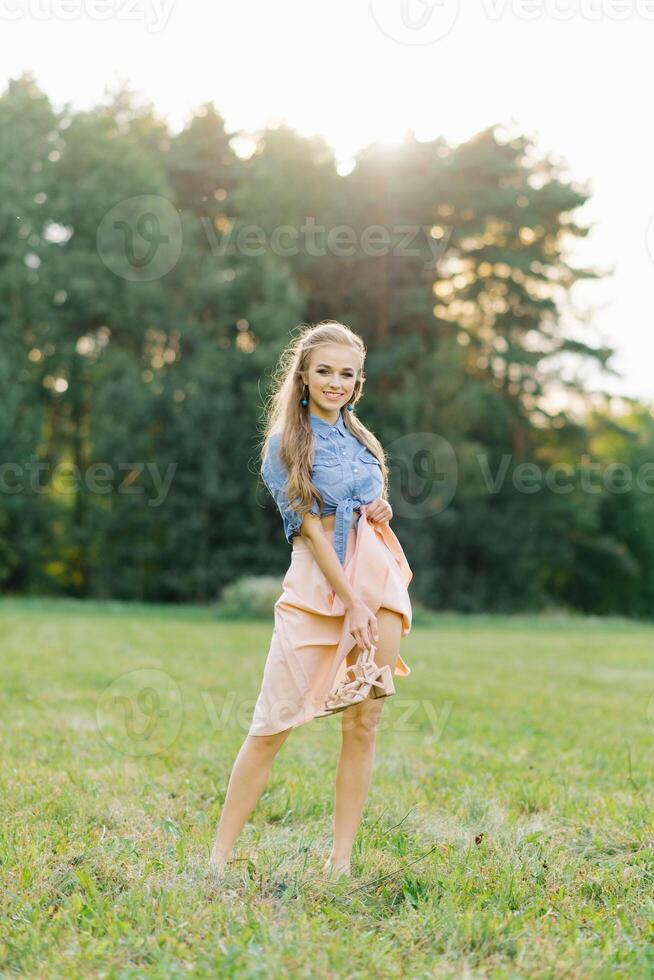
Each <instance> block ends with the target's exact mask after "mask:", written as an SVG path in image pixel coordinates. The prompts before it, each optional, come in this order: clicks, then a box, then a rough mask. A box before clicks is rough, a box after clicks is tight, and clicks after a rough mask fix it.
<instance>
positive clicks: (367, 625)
mask: <svg viewBox="0 0 654 980" xmlns="http://www.w3.org/2000/svg"><path fill="white" fill-rule="evenodd" d="M347 616H348V620H349V621H348V626H349V630H350V633H351V634H352V636H353V637H354V639H355V640H356V642H357V645H358V646H360V647H361V648H362V649H363V650H370V649H371V648H372V647H373V646H377V644H378V642H379V635H378V633H377V617H376V616H375V614H374V613H373V611H372V610H371V609H369V608H368V606H367V605H366V604H365V602H364V601H363V599H358V598H357V599H355V600H354V602H353V604H352V605H351V606H350V607H349V608H348V610H347Z"/></svg>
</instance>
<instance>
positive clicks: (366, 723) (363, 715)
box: [341, 698, 384, 743]
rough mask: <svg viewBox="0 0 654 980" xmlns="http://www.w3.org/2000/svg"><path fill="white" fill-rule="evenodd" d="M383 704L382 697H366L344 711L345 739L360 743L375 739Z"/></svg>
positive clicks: (342, 720) (343, 730) (342, 727)
mask: <svg viewBox="0 0 654 980" xmlns="http://www.w3.org/2000/svg"><path fill="white" fill-rule="evenodd" d="M383 706H384V703H383V701H382V700H381V699H380V698H366V700H365V701H362V702H361V704H357V705H353V706H352V707H351V708H348V709H347V710H346V711H344V712H343V714H342V716H341V732H342V735H343V739H344V740H345V739H347V740H348V741H354V742H359V743H366V742H371V741H373V740H374V738H375V735H376V732H377V725H378V724H379V719H380V716H381V712H382V708H383Z"/></svg>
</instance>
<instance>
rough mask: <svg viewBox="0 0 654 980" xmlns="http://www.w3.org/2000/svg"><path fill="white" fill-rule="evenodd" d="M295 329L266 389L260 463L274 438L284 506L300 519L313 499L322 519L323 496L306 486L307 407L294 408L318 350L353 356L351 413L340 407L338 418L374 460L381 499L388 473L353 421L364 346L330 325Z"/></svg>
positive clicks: (376, 447)
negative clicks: (283, 477) (327, 347)
mask: <svg viewBox="0 0 654 980" xmlns="http://www.w3.org/2000/svg"><path fill="white" fill-rule="evenodd" d="M301 326H302V329H301V332H300V333H299V334H298V335H297V336H296V337H295V338H294V339H293V340H292V341H291V343H290V344H289V345H288V346H287V347H286V348H284V350H283V351H282V353H281V355H280V357H279V361H278V364H277V368H276V370H275V371H274V373H273V383H272V389H271V393H270V395H269V396H268V398H267V400H266V405H265V409H264V417H263V441H262V444H261V462H262V463H263V460H264V459H265V456H266V453H267V451H268V447H269V443H270V440H271V438H272V437H273V436H274V435H275V434H276V433H280V440H279V454H280V459H281V462H282V463H283V464H284V466H285V467H286V471H287V473H288V483H287V487H286V493H287V497H288V501H289V505H290V506H291V507H292V508H293V510H295V511H296V513H297V514H298V515H300V516H304V514H305V513H306V512H307V511H308V510H310V509H311V507H312V505H313V500H314V498H315V499H316V500H317V501H318V503H319V505H320V513H321V514H322V512H323V509H324V505H325V502H324V499H323V496H322V494H321V493H320V491H319V490H318V488H317V487H314V485H313V483H312V482H311V470H312V466H313V451H314V445H315V439H314V434H313V429H312V428H311V422H310V421H309V407H308V406H306V407H305V406H303V405H301V404H300V399H301V398H302V397H303V396H304V382H303V380H302V372H305V371H308V369H309V365H310V363H311V357H312V355H313V352H314V351H315V350H317V349H318V348H319V347H321V346H322V345H323V344H345V345H346V346H347V347H349V348H351V350H353V351H354V352H355V353H356V354H357V355H358V356H359V358H360V368H359V370H358V372H357V379H356V381H355V384H354V392H353V394H352V397H351V398H350V402H349V403H350V404H351V405H352V406H353V409H352V411H349V410H348V409H347V408H346V407H345V406H344V407H343V408H341V415H342V416H343V421H344V423H345V425H346V427H347V428H348V429H349V430H350V432H351V433H352V435H354V436H355V437H356V438H357V439H358V440H359V442H361V443H363V445H365V446H367V448H368V449H369V450H370V452H371V453H372V454H373V455H374V456H376V458H377V459H378V461H379V464H380V466H381V471H382V476H383V478H384V486H383V490H382V496H383V497H384V499H387V495H388V467H387V465H386V458H385V454H384V450H383V448H382V445H381V443H380V442H379V440H378V439H377V437H376V436H374V435H373V433H372V432H371V431H370V430H369V429H367V428H366V426H365V425H364V424H363V422H361V421H360V420H359V419H358V418H357V416H356V403H357V402H358V400H359V399H360V398H361V395H362V393H363V385H364V382H365V375H364V373H363V365H364V361H365V357H366V347H365V344H364V343H363V340H362V339H361V337H360V336H359V335H358V334H357V333H355V332H354V331H353V330H351V329H350V327H347V326H345V324H343V323H339V322H338V321H336V320H323V321H321V322H320V323H317V324H315V325H314V326H307V325H306V324H302V325H301Z"/></svg>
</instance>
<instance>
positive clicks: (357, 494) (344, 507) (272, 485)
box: [261, 412, 384, 565]
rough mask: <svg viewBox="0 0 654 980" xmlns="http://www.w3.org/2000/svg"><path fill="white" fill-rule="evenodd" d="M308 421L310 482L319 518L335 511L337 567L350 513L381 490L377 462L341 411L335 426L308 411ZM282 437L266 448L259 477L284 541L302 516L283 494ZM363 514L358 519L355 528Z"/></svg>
mask: <svg viewBox="0 0 654 980" xmlns="http://www.w3.org/2000/svg"><path fill="white" fill-rule="evenodd" d="M309 421H310V423H311V428H312V429H313V434H314V439H315V447H316V448H315V455H314V460H313V470H312V472H311V482H312V483H313V485H314V486H315V487H317V488H318V489H319V490H320V492H321V493H322V495H323V498H324V502H325V509H324V511H323V516H326V515H327V514H336V519H335V521H334V549H335V551H336V554H337V555H338V557H339V560H340V563H341V565H344V564H345V554H346V550H347V537H348V532H349V530H350V527H351V525H352V515H353V513H354V511H355V510H358V509H359V507H361V506H362V505H363V504H369V503H371V502H372V501H373V500H375V499H376V498H377V497H380V496H381V493H382V490H383V488H384V480H383V477H382V472H381V466H380V465H379V461H378V460H377V458H376V456H375V455H374V454H373V453H371V452H370V450H369V449H368V448H367V446H364V445H363V443H361V442H359V440H358V439H357V438H355V436H353V435H352V433H351V432H350V430H349V429H348V428H347V426H346V425H345V422H344V421H343V416H342V414H340V413H339V416H338V420H337V421H336V422H335V423H334V425H330V423H329V422H325V420H324V419H321V418H320V417H319V416H318V415H314V414H313V412H309ZM280 439H281V435H280V434H279V433H275V434H274V435H273V436H272V438H271V440H270V443H269V447H268V448H269V452H268V453H267V455H266V456H265V458H264V461H263V464H262V466H261V476H262V478H263V481H264V483H265V484H266V486H267V487H268V489H269V490H270V493H271V494H272V497H273V499H274V501H275V503H276V504H277V507H278V508H279V511H280V513H281V515H282V518H283V520H284V533H285V535H286V540H287V541H289V542H290V541H291V540H292V538H293V535H294V534H297V533H298V531H299V530H300V527H301V526H302V518H300V517H299V516H298V514H296V513H295V511H294V510H292V509H291V508H290V507H289V504H288V497H287V495H286V480H287V473H286V469H285V468H284V466H283V464H282V462H281V460H280V458H279V442H280ZM311 513H312V514H319V513H320V508H319V506H318V501H317V500H315V499H314V501H313V506H312V507H311ZM360 519H361V515H360V514H358V515H357V518H356V524H355V525H354V526H355V527H356V526H357V525H358V523H359V520H360Z"/></svg>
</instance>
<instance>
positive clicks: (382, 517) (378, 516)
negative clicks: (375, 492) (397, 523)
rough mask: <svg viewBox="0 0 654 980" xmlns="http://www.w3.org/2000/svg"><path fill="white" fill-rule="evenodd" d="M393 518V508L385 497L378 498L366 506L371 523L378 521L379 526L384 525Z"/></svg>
mask: <svg viewBox="0 0 654 980" xmlns="http://www.w3.org/2000/svg"><path fill="white" fill-rule="evenodd" d="M392 516H393V508H392V507H391V505H390V504H389V502H388V500H384V499H383V497H377V499H376V500H373V501H372V503H369V504H366V517H367V518H368V520H369V521H370V522H372V521H377V522H378V523H379V524H384V523H385V522H386V521H390V519H391V517H392Z"/></svg>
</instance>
